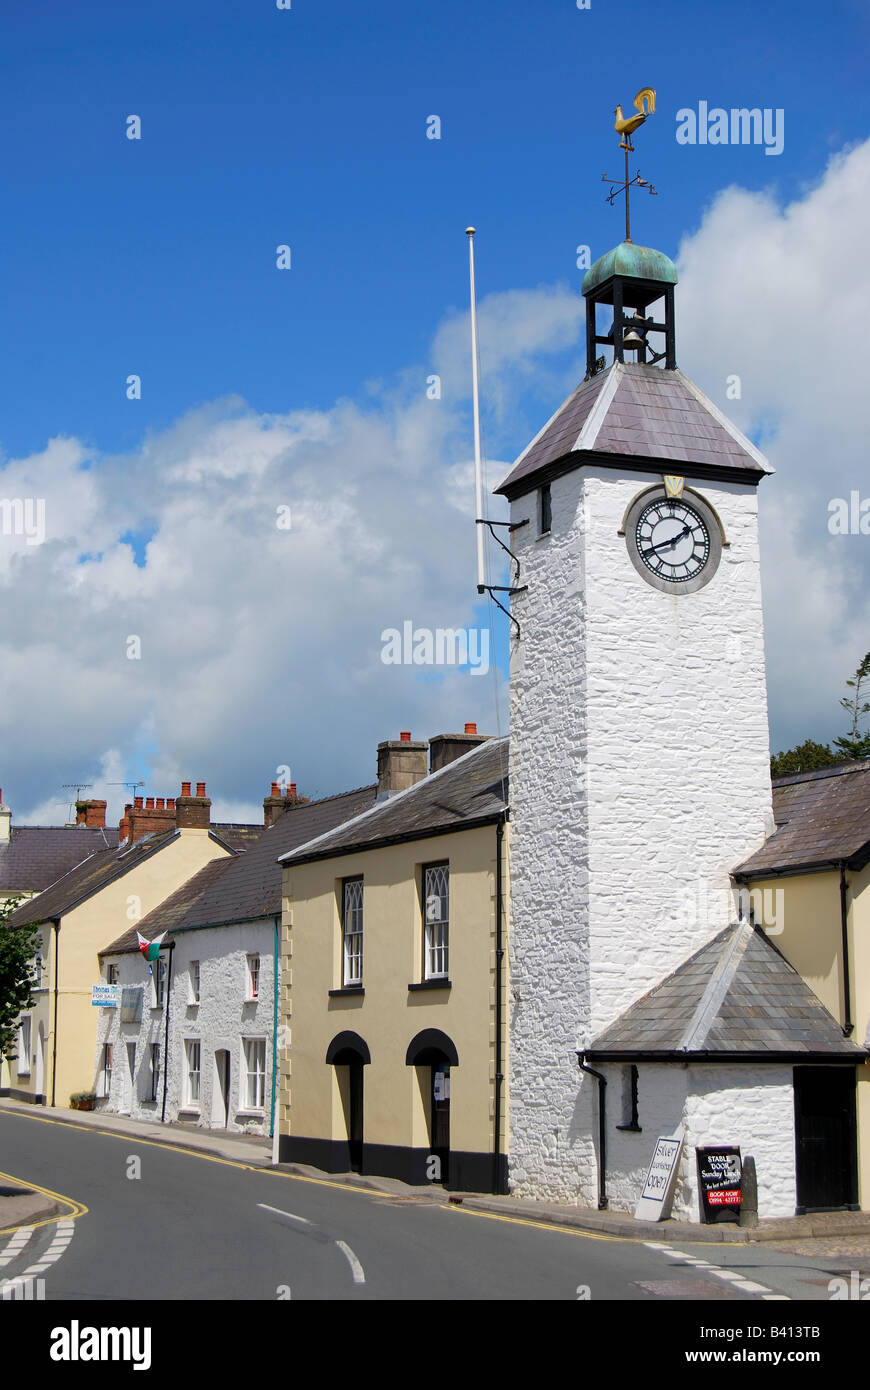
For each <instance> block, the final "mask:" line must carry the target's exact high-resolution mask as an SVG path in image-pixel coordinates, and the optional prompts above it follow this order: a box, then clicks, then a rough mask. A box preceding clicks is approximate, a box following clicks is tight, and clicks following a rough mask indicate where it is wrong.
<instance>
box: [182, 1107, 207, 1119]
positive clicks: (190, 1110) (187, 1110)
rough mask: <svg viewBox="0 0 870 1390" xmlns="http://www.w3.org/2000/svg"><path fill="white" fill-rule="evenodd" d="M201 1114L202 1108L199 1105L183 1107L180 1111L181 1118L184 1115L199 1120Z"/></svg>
mask: <svg viewBox="0 0 870 1390" xmlns="http://www.w3.org/2000/svg"><path fill="white" fill-rule="evenodd" d="M201 1113H202V1111H201V1110H200V1107H199V1106H198V1105H182V1107H181V1109H180V1110H179V1111H178V1114H179V1117H181V1116H182V1115H193V1116H195V1117H196V1118H197V1119H198V1118H199V1116H200V1115H201Z"/></svg>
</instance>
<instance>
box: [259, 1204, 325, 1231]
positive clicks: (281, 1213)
mask: <svg viewBox="0 0 870 1390" xmlns="http://www.w3.org/2000/svg"><path fill="white" fill-rule="evenodd" d="M257 1206H258V1207H262V1209H263V1211H273V1212H274V1213H275V1215H276V1216H286V1217H287V1218H288V1220H290V1221H300V1222H301V1223H302V1225H303V1226H310V1225H311V1224H312V1223H311V1222H310V1221H309V1220H308V1219H307V1217H305V1216H294V1214H293V1212H292V1211H282V1210H281V1208H280V1207H267V1206H266V1203H265V1202H258V1203H257Z"/></svg>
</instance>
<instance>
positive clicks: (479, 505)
mask: <svg viewBox="0 0 870 1390" xmlns="http://www.w3.org/2000/svg"><path fill="white" fill-rule="evenodd" d="M476 230H477V229H476V228H475V227H466V229H465V235H466V236H467V237H468V271H469V278H470V281H471V395H472V402H473V407H474V508H475V522H476V525H477V592H478V593H479V594H482V593H483V591H484V587H485V581H486V576H485V574H484V556H483V526H484V521H483V470H482V468H481V463H480V385H479V382H478V373H477V297H476V294H475V288H474V234H475V231H476Z"/></svg>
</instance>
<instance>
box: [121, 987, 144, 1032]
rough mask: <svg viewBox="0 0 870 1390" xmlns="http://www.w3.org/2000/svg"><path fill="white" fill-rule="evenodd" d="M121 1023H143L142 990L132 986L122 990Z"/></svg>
mask: <svg viewBox="0 0 870 1390" xmlns="http://www.w3.org/2000/svg"><path fill="white" fill-rule="evenodd" d="M121 1022H122V1023H141V1022H142V988H141V986H140V985H130V986H129V987H125V988H124V989H122V990H121Z"/></svg>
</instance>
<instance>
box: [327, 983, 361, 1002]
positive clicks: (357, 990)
mask: <svg viewBox="0 0 870 1390" xmlns="http://www.w3.org/2000/svg"><path fill="white" fill-rule="evenodd" d="M336 994H365V986H364V985H342V986H341V988H340V989H331V990H330V991H329V997H330V999H333V998H334V997H335V995H336Z"/></svg>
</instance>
